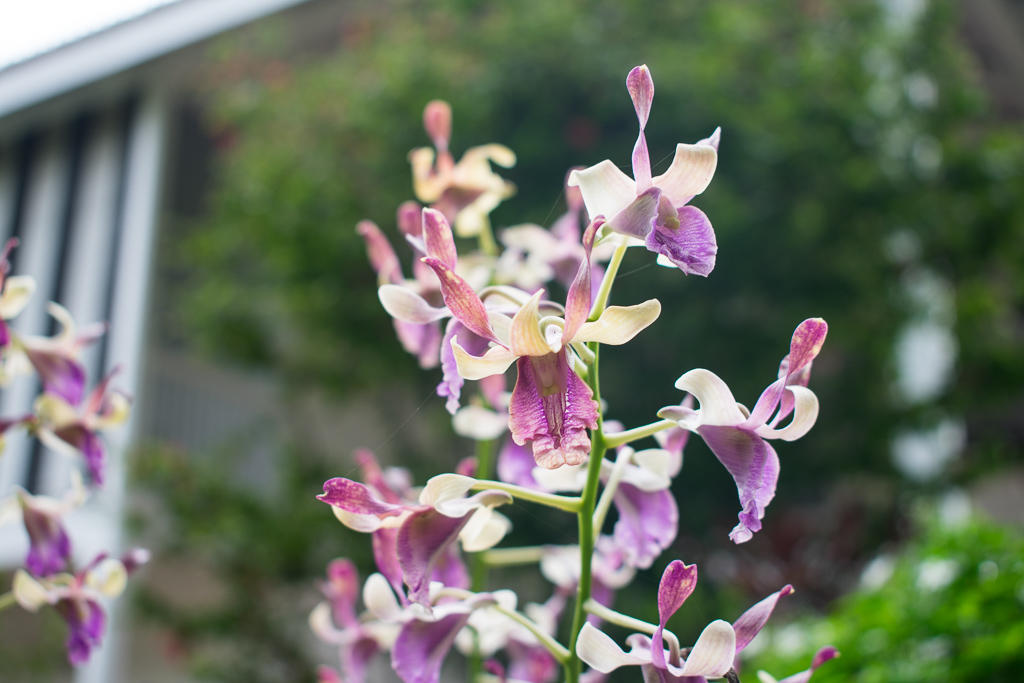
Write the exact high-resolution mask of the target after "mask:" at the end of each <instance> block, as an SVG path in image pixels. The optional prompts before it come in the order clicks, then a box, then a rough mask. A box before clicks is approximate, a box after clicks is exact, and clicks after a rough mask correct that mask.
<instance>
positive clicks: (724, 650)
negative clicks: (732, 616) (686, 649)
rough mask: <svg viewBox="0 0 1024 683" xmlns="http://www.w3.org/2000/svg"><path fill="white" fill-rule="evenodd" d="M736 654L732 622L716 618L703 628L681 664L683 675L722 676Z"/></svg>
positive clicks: (729, 667) (730, 666)
mask: <svg viewBox="0 0 1024 683" xmlns="http://www.w3.org/2000/svg"><path fill="white" fill-rule="evenodd" d="M735 656H736V632H735V631H734V630H733V628H732V624H730V623H729V622H727V621H722V620H721V619H716V620H715V621H712V622H711V623H710V624H708V625H707V626H706V627H705V628H704V632H703V633H701V634H700V637H699V638H698V639H697V642H696V643H695V644H694V646H693V649H692V650H691V651H690V656H689V657H687V658H686V663H684V664H683V670H682V675H683V676H704V677H705V678H722V677H723V676H725V674H726V672H727V671H729V669H731V668H732V662H733V658H734V657H735Z"/></svg>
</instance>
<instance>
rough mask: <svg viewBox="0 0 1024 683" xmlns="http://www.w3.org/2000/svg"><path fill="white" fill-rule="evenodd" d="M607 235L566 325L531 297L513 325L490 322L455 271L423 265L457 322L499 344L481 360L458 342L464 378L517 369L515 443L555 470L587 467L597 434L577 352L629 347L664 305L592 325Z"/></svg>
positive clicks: (615, 310)
mask: <svg viewBox="0 0 1024 683" xmlns="http://www.w3.org/2000/svg"><path fill="white" fill-rule="evenodd" d="M641 208H642V207H641ZM600 227H601V222H600V221H597V222H594V223H592V224H591V225H590V226H589V227H588V228H587V230H586V232H585V233H584V237H583V246H584V249H585V250H586V253H587V255H588V258H587V259H586V260H584V262H583V263H581V264H580V267H579V270H578V272H577V273H576V278H575V279H574V280H573V282H572V285H571V286H570V287H569V293H568V296H567V298H566V305H565V309H564V310H565V315H564V318H561V317H559V316H557V315H545V316H543V317H542V316H541V310H542V309H541V306H542V303H545V304H546V302H542V296H543V291H540V292H537V293H536V294H534V295H533V296H532V297H530V298H529V299H528V300H527V301H526V302H525V303H524V304H523V305H522V307H521V308H520V309H519V310H518V311H517V312H516V314H515V316H514V317H513V318H512V319H511V320H510V321H509V320H507V318H503V317H500V316H498V315H490V314H488V311H487V309H486V307H485V306H484V303H483V301H481V299H480V297H479V296H478V295H477V294H476V292H474V291H473V289H472V287H470V286H469V284H468V283H467V282H466V281H465V280H464V279H462V278H461V277H459V276H458V275H457V274H456V273H455V272H454V271H453V270H452V269H451V267H450V266H449V265H448V264H446V263H444V262H442V261H441V260H439V259H437V258H432V257H428V258H426V259H424V261H425V262H426V263H427V264H428V265H429V266H430V267H431V268H433V269H434V271H435V272H436V273H437V274H438V278H439V279H440V280H441V292H442V294H443V295H444V300H445V303H446V304H447V305H448V308H449V310H451V312H452V315H454V316H455V317H456V318H457V319H458V320H459V321H460V322H461V323H462V324H463V325H464V326H465V327H466V328H467V329H468V330H469V331H470V332H473V333H474V334H476V335H477V336H478V337H482V338H484V339H486V340H488V341H489V342H492V343H493V344H494V345H493V346H492V347H491V348H490V349H488V350H487V351H486V352H485V353H484V354H482V355H479V356H478V355H474V354H471V353H469V352H468V351H467V350H466V349H465V348H464V347H463V346H462V345H461V344H460V343H459V340H458V339H453V340H452V342H451V346H452V350H453V352H454V355H455V361H456V364H457V366H458V371H459V375H461V376H462V377H463V378H465V379H482V378H484V377H489V376H491V375H497V374H501V373H504V372H505V370H506V369H508V367H509V366H510V365H511V364H512V363H513V362H516V363H517V369H518V380H517V381H516V386H515V389H514V390H513V391H512V399H511V401H510V403H509V427H510V428H511V430H512V438H513V439H514V440H515V442H516V443H517V444H519V445H523V444H525V443H526V442H527V441H529V442H532V444H533V455H534V458H535V459H536V461H537V464H538V465H540V466H541V467H546V468H548V469H555V468H558V467H561V466H562V465H579V464H581V463H583V462H585V461H586V459H587V456H588V454H589V452H590V438H589V437H588V436H587V432H586V430H588V429H593V428H595V427H596V426H597V406H596V404H595V403H594V400H593V392H592V391H591V390H590V387H588V386H587V384H586V383H585V382H584V381H583V380H582V379H581V378H580V377H579V376H578V375H577V374H576V371H575V368H576V367H577V365H578V364H580V361H579V359H578V358H577V357H576V354H575V353H572V352H571V351H570V345H572V344H583V343H585V342H598V343H602V344H624V343H626V342H628V341H629V340H630V339H632V338H633V337H635V336H636V335H637V334H639V333H640V331H642V330H643V329H644V328H646V327H647V326H648V325H650V324H651V323H653V322H654V321H655V320H656V319H657V317H658V314H659V313H660V312H661V304H660V303H659V302H658V300H657V299H650V300H648V301H646V302H644V303H642V304H638V305H636V306H628V307H618V306H610V307H608V308H607V309H605V310H604V311H603V312H602V314H601V316H600V317H599V318H598V319H597V320H595V321H594V322H587V316H588V315H589V312H590V305H591V287H590V272H591V271H590V262H589V254H590V250H591V248H592V247H593V241H594V236H595V234H596V232H597V230H598V229H599V228H600ZM548 307H549V308H550V305H548ZM495 323H498V324H497V325H496V324H495Z"/></svg>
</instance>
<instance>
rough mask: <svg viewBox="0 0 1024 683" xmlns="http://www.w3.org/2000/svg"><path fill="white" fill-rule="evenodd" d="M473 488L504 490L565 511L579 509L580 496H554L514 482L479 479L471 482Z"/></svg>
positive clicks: (515, 495)
mask: <svg viewBox="0 0 1024 683" xmlns="http://www.w3.org/2000/svg"><path fill="white" fill-rule="evenodd" d="M473 490H478V491H482V490H494V491H505V492H506V493H511V494H512V497H513V498H516V499H517V500H528V501H530V502H531V503H539V504H540V505H546V506H548V507H550V508H557V509H559V510H564V511H566V512H573V513H576V512H579V511H580V504H581V499H580V498H576V497H573V496H556V495H555V494H553V493H544V492H542V491H534V490H532V489H527V488H523V487H522V486H516V485H515V484H506V483H505V482H503V481H492V480H489V479H481V480H479V481H477V482H476V483H475V484H473Z"/></svg>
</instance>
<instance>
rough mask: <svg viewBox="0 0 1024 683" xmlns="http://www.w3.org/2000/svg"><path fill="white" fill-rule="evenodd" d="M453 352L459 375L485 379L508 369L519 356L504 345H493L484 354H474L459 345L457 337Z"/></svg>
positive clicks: (453, 344) (467, 377)
mask: <svg viewBox="0 0 1024 683" xmlns="http://www.w3.org/2000/svg"><path fill="white" fill-rule="evenodd" d="M452 352H453V353H454V354H455V365H456V366H457V367H458V370H459V376H460V377H462V378H463V379H483V378H484V377H490V376H491V375H500V374H501V373H503V372H505V371H506V370H508V366H510V365H512V363H513V362H515V360H516V358H517V356H516V355H515V354H514V353H512V352H511V351H509V350H508V349H506V348H505V347H504V346H492V347H491V348H489V349H487V353H485V354H484V355H482V356H474V355H472V354H470V353H469V352H468V351H466V350H465V349H464V348H462V347H461V346H459V340H458V338H457V337H456V338H455V339H453V340H452Z"/></svg>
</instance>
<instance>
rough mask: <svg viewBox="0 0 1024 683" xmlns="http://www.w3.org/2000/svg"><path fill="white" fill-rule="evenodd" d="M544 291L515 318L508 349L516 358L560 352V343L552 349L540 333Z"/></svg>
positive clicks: (524, 306) (531, 298) (521, 309)
mask: <svg viewBox="0 0 1024 683" xmlns="http://www.w3.org/2000/svg"><path fill="white" fill-rule="evenodd" d="M543 294H544V290H543V289H541V290H539V291H538V292H537V293H536V294H534V295H533V296H532V297H530V300H529V301H527V302H526V303H525V304H523V307H522V308H520V309H519V311H518V312H517V313H516V315H515V317H514V318H512V327H511V329H510V330H509V335H508V342H509V344H508V348H509V351H511V352H512V353H513V354H515V355H516V356H546V355H548V354H549V353H554V352H556V351H558V350H559V349H560V348H561V347H562V345H561V343H559V344H558V345H557V346H556V347H555V348H552V347H551V346H550V345H549V344H548V342H547V340H546V339H545V338H544V335H543V334H541V331H540V298H541V296H543Z"/></svg>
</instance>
